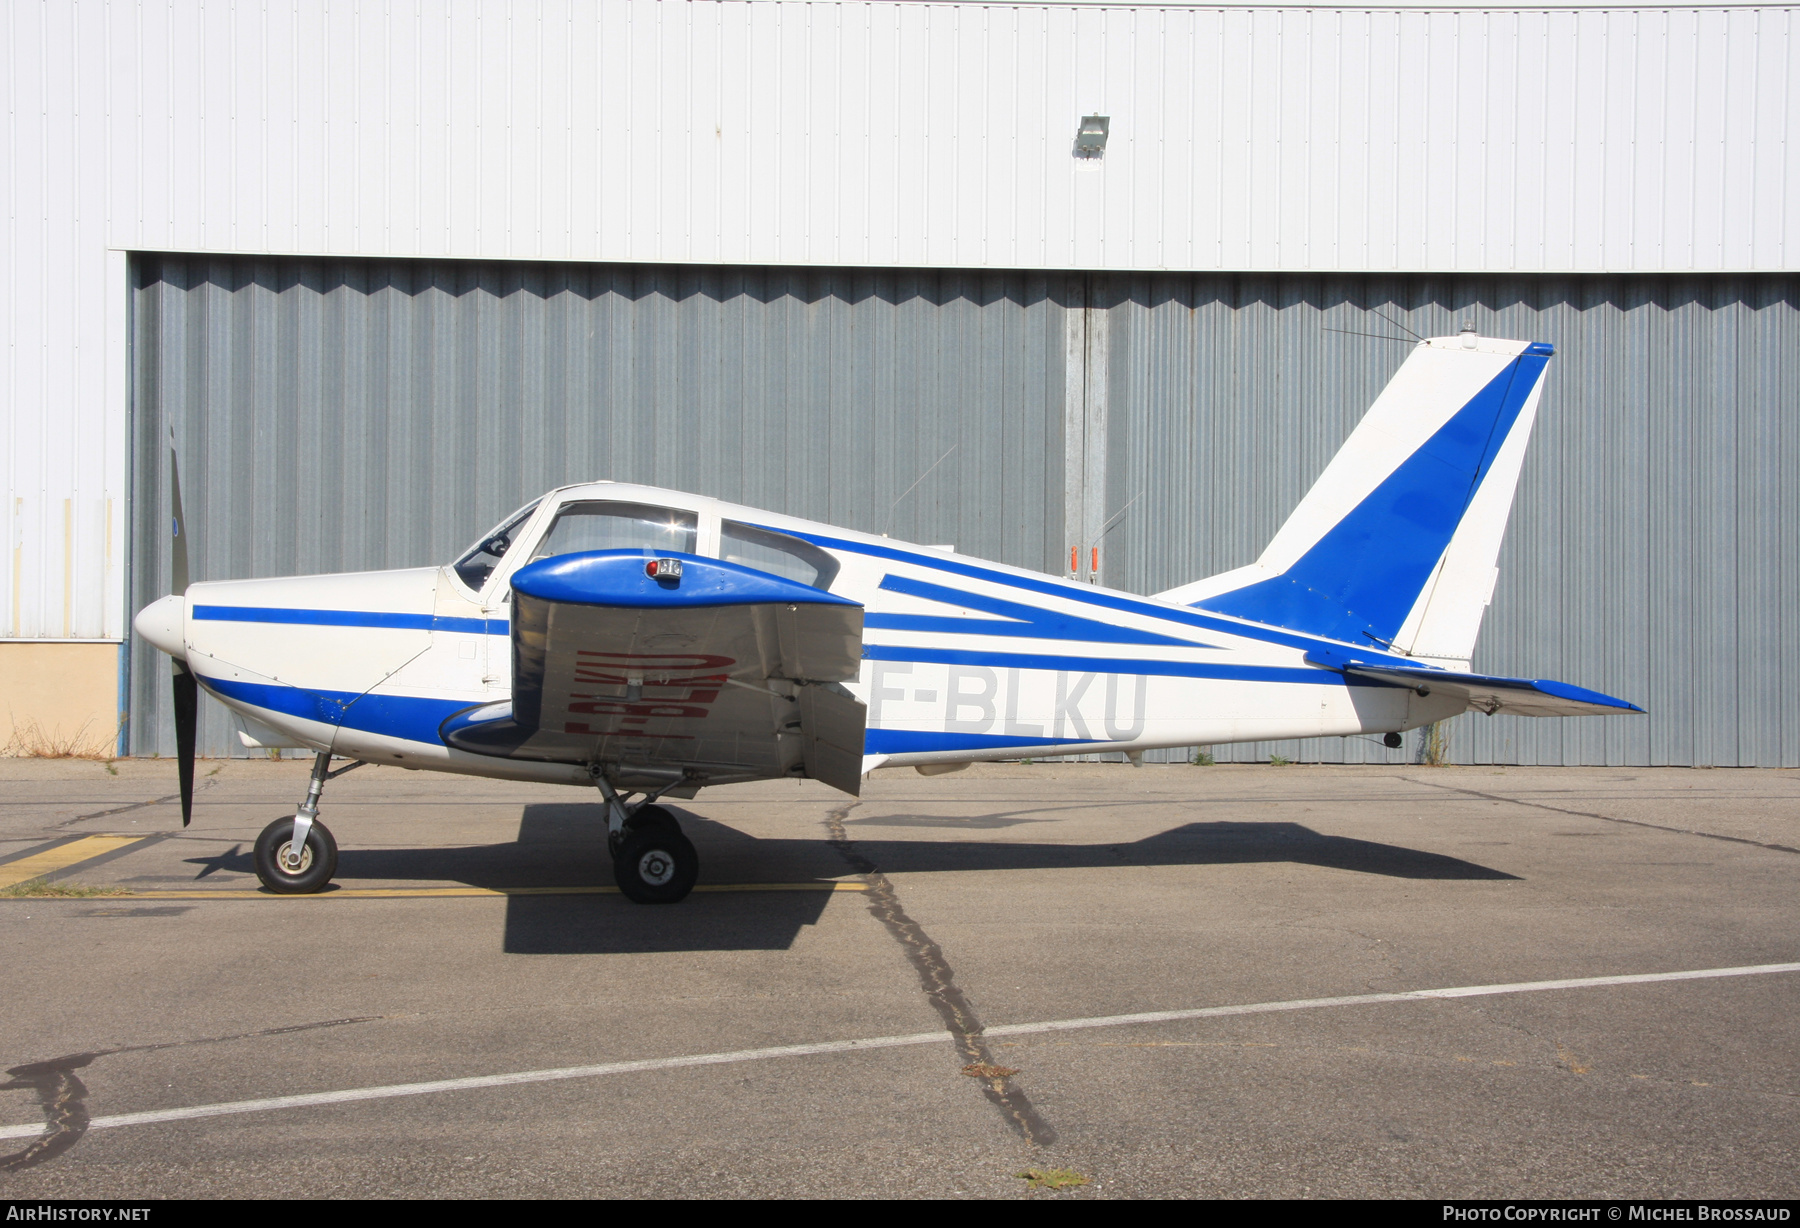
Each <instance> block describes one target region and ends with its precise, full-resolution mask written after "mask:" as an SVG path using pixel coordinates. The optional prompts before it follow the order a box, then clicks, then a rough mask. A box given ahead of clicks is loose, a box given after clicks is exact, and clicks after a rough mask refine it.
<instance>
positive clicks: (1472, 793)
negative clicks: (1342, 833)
mask: <svg viewBox="0 0 1800 1228" xmlns="http://www.w3.org/2000/svg"><path fill="white" fill-rule="evenodd" d="M1400 779H1401V780H1405V781H1408V782H1410V783H1412V784H1415V785H1425V786H1427V787H1429V788H1433V789H1443V790H1446V791H1447V792H1450V793H1461V794H1462V795H1463V796H1465V797H1479V798H1482V799H1483V800H1485V801H1490V802H1511V803H1512V804H1513V805H1515V806H1530V807H1532V808H1533V809H1535V810H1548V811H1550V812H1551V813H1552V814H1566V815H1572V816H1573V817H1575V818H1578V819H1599V820H1600V821H1601V822H1603V823H1625V824H1628V825H1630V826H1632V827H1648V828H1649V829H1650V830H1651V831H1666V832H1672V833H1674V834H1675V835H1677V836H1702V837H1704V838H1706V839H1708V840H1726V841H1729V842H1731V843H1732V844H1748V845H1750V846H1752V847H1753V848H1759V849H1774V850H1775V851H1776V852H1777V853H1800V849H1797V848H1790V847H1789V846H1788V845H1785V844H1768V843H1765V842H1764V841H1761V840H1751V839H1749V838H1748V837H1746V836H1722V835H1720V834H1719V833H1718V832H1715V831H1695V830H1694V829H1693V828H1691V827H1669V826H1667V825H1665V824H1662V823H1646V822H1644V821H1643V820H1642V819H1621V818H1618V817H1616V816H1614V815H1610V814H1595V813H1594V812H1593V811H1591V810H1567V809H1564V808H1563V807H1561V806H1547V805H1545V804H1544V803H1543V802H1528V801H1525V800H1524V799H1522V798H1517V797H1507V796H1506V795H1505V794H1503V793H1483V792H1482V791H1481V790H1480V789H1459V788H1457V787H1456V786H1455V785H1445V784H1439V783H1438V782H1437V781H1435V780H1418V779H1415V778H1414V777H1411V776H1402V777H1401V778H1400Z"/></svg>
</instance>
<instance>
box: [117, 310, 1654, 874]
mask: <svg viewBox="0 0 1800 1228" xmlns="http://www.w3.org/2000/svg"><path fill="white" fill-rule="evenodd" d="M1551 353H1552V349H1551V347H1550V346H1548V345H1544V344H1528V343H1525V342H1520V341H1499V340H1493V339H1489V338H1481V337H1477V336H1476V335H1475V334H1474V333H1473V332H1472V331H1471V330H1465V331H1464V332H1463V334H1462V335H1460V336H1456V337H1438V338H1431V339H1429V340H1425V341H1422V342H1420V343H1419V344H1418V345H1417V346H1416V347H1415V348H1414V350H1413V351H1412V353H1411V355H1410V356H1409V357H1408V358H1407V360H1406V362H1405V363H1404V364H1403V365H1402V366H1401V368H1400V370H1399V371H1398V372H1397V373H1396V374H1395V376H1394V378H1393V380H1392V381H1391V382H1390V383H1389V384H1388V386H1387V388H1386V389H1385V390H1384V391H1383V392H1382V394H1381V396H1380V397H1379V398H1378V399H1377V400H1376V402H1375V404H1374V406H1373V407H1372V408H1371V409H1370V410H1369V412H1368V414H1367V415H1366V416H1365V417H1364V419H1363V421H1362V422H1361V424H1360V425H1359V426H1358V427H1357V428H1356V430H1355V431H1354V432H1353V433H1352V434H1351V436H1350V438H1349V439H1348V440H1347V441H1346V442H1345V444H1344V446H1343V448H1342V450H1341V451H1339V452H1338V454H1337V456H1336V457H1335V458H1334V459H1333V460H1332V461H1331V463H1330V465H1329V466H1328V467H1327V468H1326V469H1325V472H1324V473H1323V474H1322V475H1320V477H1319V479H1318V481H1317V482H1316V483H1315V484H1314V486H1313V487H1312V490H1311V491H1310V492H1309V493H1308V494H1307V496H1306V498H1305V499H1304V500H1303V501H1302V502H1301V504H1300V506H1299V507H1298V508H1297V509H1296V510H1295V511H1294V512H1293V514H1292V515H1291V516H1290V517H1289V519H1288V521H1287V523H1286V524H1284V525H1283V526H1282V528H1281V530H1280V532H1278V533H1277V534H1276V535H1275V539H1274V541H1272V542H1271V543H1270V544H1269V547H1268V549H1266V550H1265V551H1264V552H1263V554H1262V557H1260V558H1259V559H1257V561H1256V562H1255V563H1253V564H1251V565H1250V566H1248V567H1244V568H1240V569H1238V570H1236V571H1231V572H1227V573H1224V574H1222V575H1218V576H1214V577H1213V578H1211V579H1208V580H1201V581H1198V582H1196V583H1193V584H1188V585H1185V586H1183V587H1181V588H1177V589H1172V590H1170V591H1168V592H1165V593H1159V594H1157V595H1156V596H1153V597H1140V596H1135V595H1133V594H1130V593H1123V592H1116V591H1113V590H1111V589H1106V588H1101V587H1097V586H1094V585H1090V584H1085V583H1081V582H1078V581H1076V580H1073V579H1067V578H1052V577H1049V576H1046V575H1042V574H1039V573H1036V572H1031V571H1026V570H1024V569H1022V568H1017V567H1008V566H1004V565H1002V564H998V563H986V562H981V561H978V560H975V559H971V558H965V557H962V556H959V555H957V554H955V553H954V552H952V551H950V550H948V549H945V548H941V547H931V546H915V545H908V544H905V543H902V542H897V541H893V540H890V539H888V538H886V537H876V536H871V535H870V534H867V533H857V532H852V531H849V530H845V529H836V528H832V527H830V526H828V525H824V524H817V523H814V522H812V521H807V520H799V519H796V518H794V517H792V516H780V515H776V514H774V513H772V512H763V511H757V510H756V509H754V508H748V507H739V506H736V505H733V504H729V503H722V502H720V501H718V500H716V499H709V498H703V497H701V496H697V495H686V494H680V493H677V492H675V491H670V490H659V489H656V488H654V487H649V486H633V485H625V484H622V483H613V482H591V483H586V484H583V485H579V486H566V487H563V488H562V489H560V490H555V491H552V492H550V493H549V494H547V495H545V496H543V497H542V498H541V499H538V500H536V501H534V502H532V503H530V504H529V505H527V506H525V507H523V508H520V509H519V510H518V511H517V512H514V513H513V514H512V515H511V516H508V517H507V518H506V519H505V520H504V521H503V522H501V523H500V524H499V525H497V526H496V527H495V528H494V529H493V530H492V531H491V532H489V533H487V534H485V535H483V537H482V538H481V540H480V541H479V542H477V543H476V544H475V545H474V546H473V547H472V548H471V549H470V550H469V551H468V553H467V554H465V555H463V556H462V557H461V558H460V559H457V560H456V561H455V562H454V563H451V564H450V565H448V566H445V567H423V568H414V569H408V570H400V571H377V572H362V573H354V574H348V575H328V576H298V577H291V578H284V579H264V580H230V581H220V582H216V583H195V584H192V585H189V584H188V583H187V559H186V536H187V533H186V526H185V525H184V524H183V523H182V521H181V515H182V513H181V492H180V484H179V478H178V477H177V478H176V480H175V483H174V486H173V495H174V514H175V554H174V559H173V564H174V567H173V570H174V592H173V594H172V595H170V596H167V597H164V598H162V599H161V600H159V601H156V602H154V603H153V604H151V605H149V606H147V607H145V608H144V610H142V611H141V612H140V613H139V614H138V616H137V619H136V623H135V625H136V628H137V630H138V632H139V634H141V635H142V636H143V637H144V638H145V639H147V640H149V641H150V642H151V643H152V644H154V645H156V647H158V648H160V649H161V650H162V651H164V652H166V653H168V654H169V655H170V656H171V657H172V658H174V662H175V694H174V710H175V715H176V730H177V747H178V751H179V759H180V773H181V799H182V822H183V824H184V825H185V824H186V823H187V822H188V821H189V819H190V817H191V814H192V795H193V773H194V766H193V763H194V730H195V719H196V716H195V713H196V703H197V699H198V692H197V688H198V687H204V688H205V689H206V690H207V692H208V693H210V694H211V695H213V696H214V697H215V698H216V699H218V700H219V701H220V702H221V703H223V704H225V705H226V706H227V707H229V708H230V709H232V710H233V711H234V712H236V713H237V714H238V716H239V717H240V718H241V720H242V722H243V726H244V731H243V732H242V733H240V735H239V736H240V737H241V738H242V739H243V741H244V742H245V744H246V745H249V746H252V747H256V746H263V747H305V748H308V749H311V750H312V751H314V752H315V754H316V758H315V761H314V768H313V774H312V782H311V786H310V788H309V790H308V792H307V795H306V800H305V801H304V802H303V803H302V804H301V805H300V807H299V812H298V813H297V814H296V815H294V816H292V817H289V818H283V819H279V820H277V821H276V822H274V823H271V824H270V825H269V826H268V827H267V828H266V829H265V830H264V831H263V833H262V835H261V836H260V838H259V839H258V840H257V842H256V853H255V862H256V872H257V874H258V876H259V877H260V878H261V879H262V881H263V883H264V884H265V885H266V886H267V887H268V888H269V890H271V891H276V892H284V893H300V892H314V891H318V890H320V889H322V888H323V887H324V886H325V885H326V884H327V883H328V882H329V881H330V879H331V877H332V874H333V873H334V871H335V868H336V864H337V847H336V844H335V842H334V841H333V839H332V837H331V835H330V833H329V832H328V831H327V830H326V829H325V827H324V825H323V824H321V823H320V822H319V821H318V809H319V797H320V793H321V791H322V789H323V788H324V785H325V782H326V781H327V780H328V779H330V778H331V777H333V776H336V775H339V774H341V773H342V772H345V771H349V770H351V768H353V767H357V766H360V765H361V764H364V763H387V764H397V765H399V766H401V767H406V768H426V769H430V770H434V771H444V772H461V773H466V774H469V775H475V776H491V777H500V778H504V779H511V780H529V781H552V782H559V783H564V784H575V785H589V784H592V785H595V786H598V788H599V791H600V793H601V795H602V797H603V798H604V801H605V814H606V816H607V843H608V848H609V850H610V851H611V853H612V858H613V869H614V876H615V878H616V879H617V882H618V885H619V887H620V888H621V890H622V891H623V892H624V894H626V895H627V896H629V897H630V898H631V899H633V900H636V901H638V902H640V903H672V902H674V901H677V900H680V899H681V898H683V897H684V896H686V895H687V893H688V891H689V889H690V888H691V887H692V886H693V884H694V880H695V876H696V875H697V873H698V870H699V863H698V857H697V856H696V854H695V852H694V847H693V845H692V844H691V843H689V841H688V840H687V838H686V837H685V836H684V835H683V834H682V832H681V829H680V826H679V824H678V822H677V821H676V819H675V817H674V816H673V814H672V813H671V812H670V811H669V810H668V809H666V808H665V807H662V806H659V805H657V804H656V802H657V801H658V799H660V798H691V797H693V796H694V794H695V792H696V791H697V790H699V789H701V788H702V787H704V786H707V785H716V784H726V783H729V782H733V781H747V780H767V779H775V778H796V777H810V778H811V779H814V780H820V781H824V782H825V783H826V784H829V785H832V786H833V787H835V788H838V789H841V790H843V791H844V792H845V793H849V794H853V795H854V794H856V793H858V791H859V789H860V787H861V782H862V779H863V777H864V775H865V774H866V773H867V772H869V771H870V770H871V769H872V768H874V767H877V766H879V765H883V764H890V765H910V766H913V767H916V768H918V770H919V771H921V772H924V773H926V774H934V773H937V772H948V771H954V770H956V769H957V768H960V767H963V766H966V765H967V764H969V763H971V762H978V761H981V760H994V759H1008V758H1018V757H1021V756H1025V755H1031V756H1039V757H1041V756H1045V755H1066V754H1079V753H1088V752H1095V751H1115V752H1116V751H1123V752H1125V753H1126V754H1127V755H1137V754H1138V753H1140V752H1142V751H1145V750H1149V749H1152V748H1158V747H1179V746H1194V745H1202V746H1204V745H1216V744H1219V743H1228V742H1250V741H1261V740H1264V739H1275V738H1308V737H1321V736H1328V735H1348V734H1362V733H1381V734H1385V735H1386V742H1387V745H1389V746H1390V747H1392V746H1398V745H1399V744H1400V736H1399V735H1400V732H1401V731H1402V730H1407V729H1413V728H1416V727H1418V726H1421V725H1424V724H1426V723H1428V722H1431V721H1437V720H1442V719H1444V718H1446V717H1450V716H1454V715H1456V714H1457V713H1460V712H1464V711H1467V710H1470V709H1478V710H1480V711H1483V712H1487V713H1495V712H1513V713H1519V714H1523V715H1527V716H1576V715H1595V714H1600V715H1604V714H1618V713H1627V712H1639V711H1642V709H1640V708H1637V707H1636V706H1634V705H1632V704H1629V703H1626V702H1624V701H1622V700H1618V699H1612V698H1610V697H1608V696H1605V695H1601V694H1598V693H1596V692H1593V691H1588V690H1584V689H1582V688H1580V687H1575V686H1569V685H1566V684H1564V683H1558V682H1547V681H1536V680H1531V679H1524V678H1504V677H1491V676H1488V675H1484V674H1476V673H1471V672H1470V669H1469V657H1470V655H1471V653H1472V652H1473V649H1474V646H1475V637H1476V632H1477V631H1478V630H1479V628H1480V625H1481V618H1482V613H1483V611H1484V610H1485V608H1486V606H1487V604H1488V600H1489V598H1490V596H1491V594H1492V592H1493V587H1494V582H1495V580H1496V578H1497V577H1498V575H1499V572H1498V569H1497V568H1496V567H1495V560H1496V559H1497V557H1498V555H1499V551H1500V542H1501V537H1502V535H1503V534H1504V532H1505V528H1506V520H1507V516H1508V515H1509V513H1510V510H1511V507H1512V500H1513V492H1514V489H1515V487H1516V485H1517V482H1518V477H1519V469H1520V465H1521V463H1522V461H1523V458H1524V455H1525V445H1526V440H1527V439H1528V437H1529V436H1530V433H1531V426H1532V420H1533V418H1534V416H1535V414H1536V410H1537V404H1538V398H1539V394H1540V391H1541V384H1542V380H1543V374H1544V369H1545V366H1546V364H1547V363H1548V362H1549V359H1550V356H1551ZM334 756H337V757H342V758H346V759H351V760H354V761H355V762H353V763H351V764H350V766H349V767H344V768H341V769H339V770H338V771H336V772H334V771H332V770H331V768H330V764H331V761H332V758H333V757H334ZM634 799H635V800H634Z"/></svg>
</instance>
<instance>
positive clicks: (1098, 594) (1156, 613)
mask: <svg viewBox="0 0 1800 1228" xmlns="http://www.w3.org/2000/svg"><path fill="white" fill-rule="evenodd" d="M756 527H757V528H762V529H766V530H768V531H769V532H771V533H785V534H787V535H788V536H789V537H798V538H800V539H801V540H802V541H809V542H811V543H813V545H815V546H825V547H827V548H829V549H832V550H842V551H844V552H845V553H847V554H861V555H866V556H868V557H870V558H878V559H889V560H892V561H893V562H896V563H910V564H912V565H913V566H915V567H924V568H926V569H928V570H932V571H942V572H948V573H949V574H951V575H958V576H967V577H969V578H970V579H972V580H986V581H988V582H990V583H992V584H1001V585H1006V586H1008V587H1010V588H1018V589H1024V590H1025V591H1026V592H1032V593H1043V594H1044V595H1046V596H1049V597H1061V598H1063V599H1064V600H1066V601H1079V602H1082V603H1084V604H1087V605H1096V606H1100V607H1102V608H1103V609H1109V610H1122V611H1124V612H1126V613H1129V614H1142V615H1144V616H1146V617H1149V618H1160V619H1163V620H1165V621H1168V622H1172V623H1180V624H1182V625H1183V626H1188V627H1201V628H1204V629H1205V630H1207V631H1216V632H1219V633H1221V634H1223V635H1235V636H1238V637H1239V638H1241V639H1247V640H1260V641H1262V642H1264V643H1267V644H1280V645H1282V646H1283V647H1286V648H1298V649H1301V650H1302V651H1310V650H1313V649H1318V648H1323V649H1327V650H1330V651H1336V652H1341V651H1342V650H1343V644H1344V642H1343V641H1337V640H1328V639H1323V638H1321V637H1318V636H1311V635H1304V634H1297V633H1295V632H1292V631H1285V630H1283V629H1281V628H1279V627H1269V626H1265V625H1263V624H1261V623H1251V622H1239V621H1236V620H1234V619H1231V618H1216V617H1211V616H1209V615H1206V614H1202V613H1200V612H1199V611H1197V610H1194V609H1192V608H1191V607H1189V606H1178V605H1173V604H1171V603H1169V602H1166V601H1154V600H1151V599H1149V598H1144V597H1132V596H1129V595H1127V594H1124V593H1113V592H1105V591H1099V590H1095V589H1093V588H1090V587H1089V586H1088V585H1085V584H1074V583H1071V582H1068V581H1062V580H1043V579H1038V578H1037V577H1035V576H1024V575H1014V574H1012V573H1011V572H1005V571H995V570H993V569H992V568H989V567H977V566H973V565H971V564H968V563H963V562H959V561H956V560H953V559H948V558H945V557H944V556H943V555H941V554H922V553H919V552H917V551H913V550H897V549H895V548H894V547H892V546H878V545H875V544H874V543H872V542H856V541H850V540H848V539H846V538H842V537H828V536H826V535H824V534H822V533H807V532H804V531H802V530H800V529H778V528H776V527H775V526H773V525H758V526H756ZM864 625H867V624H866V623H865V624H864ZM1188 646H1190V647H1212V645H1188ZM1352 646H1353V647H1354V648H1356V650H1357V652H1358V654H1359V655H1360V656H1361V657H1362V658H1363V659H1365V660H1371V661H1373V660H1376V659H1377V658H1379V659H1381V660H1387V661H1393V662H1395V663H1396V664H1403V665H1404V664H1415V665H1416V664H1417V662H1413V661H1410V660H1409V658H1406V657H1400V656H1393V655H1389V654H1385V653H1379V652H1377V651H1375V650H1374V649H1372V648H1371V647H1370V646H1369V645H1367V644H1355V645H1352Z"/></svg>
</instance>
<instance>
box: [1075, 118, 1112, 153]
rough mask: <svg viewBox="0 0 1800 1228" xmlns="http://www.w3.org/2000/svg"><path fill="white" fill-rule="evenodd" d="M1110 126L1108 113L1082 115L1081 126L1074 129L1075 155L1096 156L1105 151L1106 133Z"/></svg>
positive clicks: (1110, 119)
mask: <svg viewBox="0 0 1800 1228" xmlns="http://www.w3.org/2000/svg"><path fill="white" fill-rule="evenodd" d="M1111 127H1112V117H1111V116H1110V115H1083V116H1082V117H1081V127H1079V128H1077V129H1076V130H1075V156H1076V157H1077V158H1098V157H1100V156H1101V155H1102V154H1104V153H1105V152H1106V134H1107V131H1108V130H1109V129H1110V128H1111Z"/></svg>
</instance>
